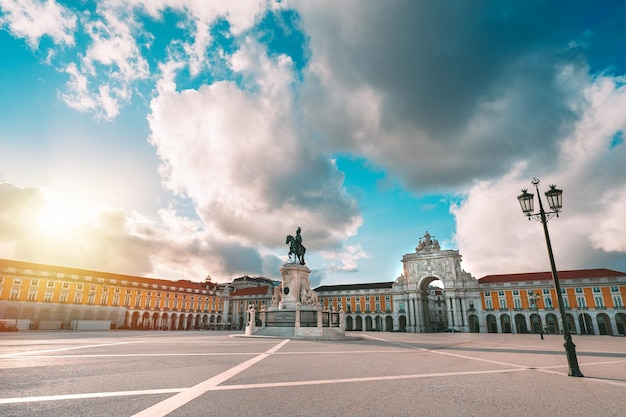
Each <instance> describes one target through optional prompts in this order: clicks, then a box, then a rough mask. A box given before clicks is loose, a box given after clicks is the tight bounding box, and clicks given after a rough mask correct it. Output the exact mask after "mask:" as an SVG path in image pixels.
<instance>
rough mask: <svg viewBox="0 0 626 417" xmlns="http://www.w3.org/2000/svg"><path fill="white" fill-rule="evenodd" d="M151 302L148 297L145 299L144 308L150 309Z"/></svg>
mask: <svg viewBox="0 0 626 417" xmlns="http://www.w3.org/2000/svg"><path fill="white" fill-rule="evenodd" d="M151 301H152V300H151V299H150V297H148V298H146V308H150V302H151Z"/></svg>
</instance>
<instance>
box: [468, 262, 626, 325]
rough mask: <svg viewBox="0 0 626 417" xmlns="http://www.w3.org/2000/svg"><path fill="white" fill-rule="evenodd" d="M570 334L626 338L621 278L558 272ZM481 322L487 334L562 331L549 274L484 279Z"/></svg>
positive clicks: (602, 272)
mask: <svg viewBox="0 0 626 417" xmlns="http://www.w3.org/2000/svg"><path fill="white" fill-rule="evenodd" d="M558 277H559V283H560V286H561V297H562V299H563V306H564V308H565V312H566V316H567V323H568V326H569V330H570V332H571V333H574V334H589V335H622V336H624V335H626V332H625V328H626V314H625V313H626V312H625V310H624V294H625V293H626V273H623V272H619V271H613V270H610V269H583V270H574V271H560V272H558ZM479 284H480V289H481V293H480V303H481V306H482V312H481V321H483V322H484V324H485V326H486V331H487V332H490V333H540V332H542V331H543V332H545V333H553V334H558V333H560V332H561V331H562V329H561V317H560V313H559V305H558V298H557V295H556V292H555V289H554V284H553V280H552V274H551V273H550V272H537V273H526V274H507V275H488V276H485V277H483V278H481V279H480V280H479Z"/></svg>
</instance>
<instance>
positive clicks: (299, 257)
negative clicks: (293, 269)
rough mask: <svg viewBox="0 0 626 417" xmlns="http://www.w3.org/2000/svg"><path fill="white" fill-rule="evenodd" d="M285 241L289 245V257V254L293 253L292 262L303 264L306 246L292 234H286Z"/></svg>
mask: <svg viewBox="0 0 626 417" xmlns="http://www.w3.org/2000/svg"><path fill="white" fill-rule="evenodd" d="M285 243H286V244H287V245H289V259H291V255H292V254H293V255H294V260H293V262H294V263H296V262H297V263H299V264H300V265H304V254H305V253H306V248H305V247H304V246H303V245H302V243H300V242H298V241H297V240H296V239H295V238H294V237H293V236H291V235H287V238H286V239H285Z"/></svg>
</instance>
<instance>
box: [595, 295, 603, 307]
mask: <svg viewBox="0 0 626 417" xmlns="http://www.w3.org/2000/svg"><path fill="white" fill-rule="evenodd" d="M593 301H594V302H595V304H596V308H605V306H604V298H603V297H602V296H601V295H596V296H595V297H593Z"/></svg>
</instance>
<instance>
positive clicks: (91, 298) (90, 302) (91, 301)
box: [87, 293, 96, 304]
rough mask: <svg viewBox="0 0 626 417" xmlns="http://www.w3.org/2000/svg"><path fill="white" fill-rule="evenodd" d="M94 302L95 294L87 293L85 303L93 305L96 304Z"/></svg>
mask: <svg viewBox="0 0 626 417" xmlns="http://www.w3.org/2000/svg"><path fill="white" fill-rule="evenodd" d="M95 300H96V294H94V293H89V296H88V297H87V303H88V304H94V303H95V302H96V301H95Z"/></svg>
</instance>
